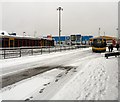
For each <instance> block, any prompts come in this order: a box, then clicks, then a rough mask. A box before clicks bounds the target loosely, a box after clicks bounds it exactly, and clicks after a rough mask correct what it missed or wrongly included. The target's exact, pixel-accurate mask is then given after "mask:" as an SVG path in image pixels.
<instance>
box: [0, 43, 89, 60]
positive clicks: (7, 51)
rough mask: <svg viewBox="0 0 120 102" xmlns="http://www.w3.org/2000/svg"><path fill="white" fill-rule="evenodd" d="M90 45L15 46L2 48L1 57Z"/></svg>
mask: <svg viewBox="0 0 120 102" xmlns="http://www.w3.org/2000/svg"><path fill="white" fill-rule="evenodd" d="M86 47H89V46H86V45H84V46H61V47H59V46H41V47H37V46H35V47H19V48H18V47H14V48H0V59H8V58H17V57H21V56H28V55H38V54H46V53H52V52H58V51H59V52H61V51H66V50H73V49H78V48H86Z"/></svg>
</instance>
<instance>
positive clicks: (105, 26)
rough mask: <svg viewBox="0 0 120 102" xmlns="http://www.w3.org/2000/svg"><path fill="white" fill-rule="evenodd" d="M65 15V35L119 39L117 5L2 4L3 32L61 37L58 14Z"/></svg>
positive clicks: (78, 3)
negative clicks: (99, 33)
mask: <svg viewBox="0 0 120 102" xmlns="http://www.w3.org/2000/svg"><path fill="white" fill-rule="evenodd" d="M59 6H61V7H62V8H63V11H62V35H71V34H78V33H79V34H82V35H93V36H97V35H98V28H99V27H100V28H101V35H103V34H104V33H103V32H105V33H106V35H110V36H116V33H117V31H116V28H117V27H118V3H117V2H10V3H9V2H5V3H2V29H3V30H6V31H7V32H17V34H19V35H23V32H24V31H25V32H26V33H27V35H32V36H33V35H34V32H35V31H36V32H37V34H36V36H42V35H43V36H45V35H48V34H51V35H58V11H57V8H58V7H59Z"/></svg>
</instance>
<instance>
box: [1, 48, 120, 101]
mask: <svg viewBox="0 0 120 102" xmlns="http://www.w3.org/2000/svg"><path fill="white" fill-rule="evenodd" d="M0 64H2V67H0V69H2V70H1V72H0V73H2V74H1V75H2V76H5V75H12V74H13V73H15V72H20V71H23V70H25V69H29V68H33V67H39V66H63V67H64V66H72V67H73V68H72V69H71V70H69V71H66V70H64V69H62V68H55V69H52V70H50V71H47V72H45V73H42V74H39V75H36V76H33V77H31V78H28V79H25V80H22V81H20V82H17V83H15V84H13V85H9V86H7V87H4V88H2V89H1V95H2V100H118V58H116V57H110V58H108V59H106V58H105V57H104V53H92V51H91V49H90V48H84V49H77V50H71V51H64V52H56V53H51V54H46V55H36V56H27V57H21V58H14V59H5V60H0Z"/></svg>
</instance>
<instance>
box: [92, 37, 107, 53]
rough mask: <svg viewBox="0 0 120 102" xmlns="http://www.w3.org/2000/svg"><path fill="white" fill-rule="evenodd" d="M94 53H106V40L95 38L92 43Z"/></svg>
mask: <svg viewBox="0 0 120 102" xmlns="http://www.w3.org/2000/svg"><path fill="white" fill-rule="evenodd" d="M91 45H92V51H93V52H105V51H106V45H107V43H106V39H104V38H93V39H92V42H91Z"/></svg>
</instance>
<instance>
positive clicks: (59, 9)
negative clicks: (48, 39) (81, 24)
mask: <svg viewBox="0 0 120 102" xmlns="http://www.w3.org/2000/svg"><path fill="white" fill-rule="evenodd" d="M57 10H58V11H59V46H60V43H61V42H60V36H61V31H62V30H61V10H62V11H63V9H62V8H61V7H58V8H57Z"/></svg>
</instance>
